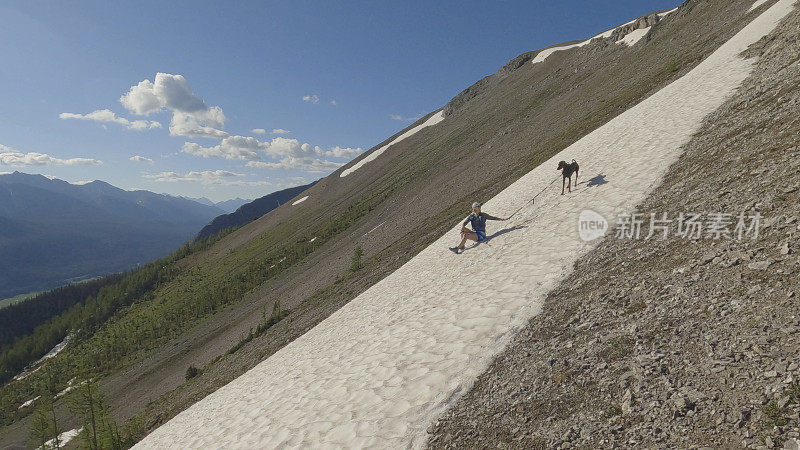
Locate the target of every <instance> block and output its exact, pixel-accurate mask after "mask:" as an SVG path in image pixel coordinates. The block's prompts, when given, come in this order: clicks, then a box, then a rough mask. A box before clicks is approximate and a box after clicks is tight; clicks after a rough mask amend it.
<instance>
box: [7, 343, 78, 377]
mask: <svg viewBox="0 0 800 450" xmlns="http://www.w3.org/2000/svg"><path fill="white" fill-rule="evenodd" d="M73 336H74V334H73V333H70V334H68V335H67V337H65V338H64V340H63V341H61V342H59V343H58V344H56V346H55V347H53V348H52V349H51V350H50V351H49V352H47V354H45V355H44V356H42V357H41V358H39V359H38V360H36V362H34V363H33V364H31V365H30V366H28V369H26V370H24V371H23V372H22V373H20V374H19V375H17V376H15V377H14V378H13V380H14V381H20V380H24V379H25V378H27V377H28V376H29V375H31V374H32V373H35V372H36V371H37V370H39V369H41V368H42V363H44V362H45V361H47V360H48V359H50V358H53V357H55V356H56V355H58V354H59V353H61V351H62V350H64V349H65V348H67V345H68V344H69V342H70V341H71V340H72V338H73ZM31 367H36V368H35V369H33V370H30V368H31Z"/></svg>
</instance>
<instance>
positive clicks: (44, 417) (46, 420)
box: [29, 400, 56, 449]
mask: <svg viewBox="0 0 800 450" xmlns="http://www.w3.org/2000/svg"><path fill="white" fill-rule="evenodd" d="M45 403H46V400H45V401H42V402H41V403H40V405H39V407H38V408H36V412H35V413H34V415H33V421H32V422H31V428H30V431H29V435H30V439H31V443H32V444H33V445H32V447H41V448H43V449H44V448H47V441H49V440H50V439H53V438H54V437H56V436H53V427H52V426H51V423H50V414H49V410H50V408H49V407H48V405H46V404H45Z"/></svg>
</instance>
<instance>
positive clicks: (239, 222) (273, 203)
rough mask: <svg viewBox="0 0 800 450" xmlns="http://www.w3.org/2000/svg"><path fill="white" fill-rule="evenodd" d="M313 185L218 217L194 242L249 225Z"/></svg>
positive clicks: (282, 192) (267, 198)
mask: <svg viewBox="0 0 800 450" xmlns="http://www.w3.org/2000/svg"><path fill="white" fill-rule="evenodd" d="M313 185H314V183H311V184H306V185H303V186H295V187H291V188H287V189H283V190H280V191H276V192H273V193H271V194H267V195H265V196H263V197H261V198H257V199H255V200H253V201H251V202H249V203H246V204H244V205H242V206H239V207H238V208H236V211H234V212H232V213H230V214H223V215H221V216H217V217H215V218H214V220H212V221H211V223H209V224H208V225H206V226H204V227H203V229H202V230H200V232H199V233H197V236H195V238H194V240H195V241H198V240H200V239H204V238H206V237H208V236H212V235H215V234H217V233H219V232H220V231H222V230H224V229H226V228H238V227H241V226H243V225H247V224H248V223H250V222H252V221H254V220H256V219H258V218H259V217H261V216H263V215H264V214H266V213H268V212H270V211H272V210H273V209H275V208H277V207H279V206H280V205H281V204H283V203H286V202H287V201H289V200H291V199H292V198H294V197H295V196H297V195H298V194H300V193H301V192H303V191H305V190H306V189H308V188H309V187H311V186H313ZM229 201H234V200H229ZM218 205H219V204H218Z"/></svg>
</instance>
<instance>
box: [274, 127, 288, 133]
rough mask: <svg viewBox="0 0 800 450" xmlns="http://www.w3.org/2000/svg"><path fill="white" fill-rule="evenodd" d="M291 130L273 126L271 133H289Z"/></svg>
mask: <svg viewBox="0 0 800 450" xmlns="http://www.w3.org/2000/svg"><path fill="white" fill-rule="evenodd" d="M289 133H291V131H289V130H284V129H283V128H275V129H273V130H272V134H289Z"/></svg>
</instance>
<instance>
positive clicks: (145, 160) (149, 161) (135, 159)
mask: <svg viewBox="0 0 800 450" xmlns="http://www.w3.org/2000/svg"><path fill="white" fill-rule="evenodd" d="M128 160H130V161H133V162H137V163H147V164H151V165H152V164H153V160H152V159H150V158H145V157H144V156H139V155H133V156H131V157H130V158H128Z"/></svg>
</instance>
